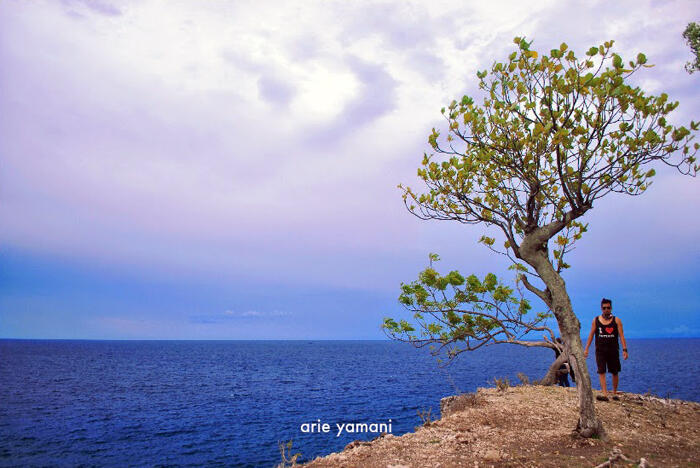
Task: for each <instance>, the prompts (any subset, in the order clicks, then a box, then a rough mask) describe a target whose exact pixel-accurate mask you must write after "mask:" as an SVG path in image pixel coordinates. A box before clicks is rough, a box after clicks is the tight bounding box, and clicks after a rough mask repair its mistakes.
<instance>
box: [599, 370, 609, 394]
mask: <svg viewBox="0 0 700 468" xmlns="http://www.w3.org/2000/svg"><path fill="white" fill-rule="evenodd" d="M598 378H599V379H600V389H601V390H602V391H603V396H608V386H607V384H606V382H605V374H598Z"/></svg>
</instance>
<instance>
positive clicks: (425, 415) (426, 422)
mask: <svg viewBox="0 0 700 468" xmlns="http://www.w3.org/2000/svg"><path fill="white" fill-rule="evenodd" d="M432 411H433V410H432V408H428V409H427V411H426V410H416V413H418V417H419V418H420V420H421V422H422V423H423V426H425V427H428V426H430V425H431V424H432V423H433V420H432V418H431V412H432Z"/></svg>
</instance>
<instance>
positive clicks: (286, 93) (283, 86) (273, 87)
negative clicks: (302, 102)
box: [258, 75, 296, 106]
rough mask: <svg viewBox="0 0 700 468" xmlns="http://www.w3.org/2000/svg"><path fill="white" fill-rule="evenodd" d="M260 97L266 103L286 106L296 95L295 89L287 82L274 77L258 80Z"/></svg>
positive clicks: (262, 77) (263, 77)
mask: <svg viewBox="0 0 700 468" xmlns="http://www.w3.org/2000/svg"><path fill="white" fill-rule="evenodd" d="M258 90H259V92H260V96H261V97H262V98H263V99H265V100H266V101H267V102H270V103H273V104H278V105H283V106H284V105H287V104H288V103H289V101H290V100H291V99H292V98H293V97H294V94H296V89H295V88H294V86H292V85H291V84H290V83H289V82H288V81H286V80H284V79H283V78H281V77H276V76H270V75H267V76H261V77H260V78H259V79H258Z"/></svg>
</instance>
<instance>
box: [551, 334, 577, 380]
mask: <svg viewBox="0 0 700 468" xmlns="http://www.w3.org/2000/svg"><path fill="white" fill-rule="evenodd" d="M556 342H557V343H558V344H560V345H562V346H563V345H564V342H563V341H562V339H561V338H557V339H556ZM560 354H561V351H559V349H558V348H554V359H555V360H556V359H557V358H558V357H559V355H560ZM569 374H570V375H571V380H573V381H574V382H576V375H575V374H574V369H573V367H571V365H570V364H569V362H568V361H566V362H563V363H562V365H561V366H559V370H558V371H557V383H558V384H559V385H561V386H562V387H570V386H571V384H570V383H569Z"/></svg>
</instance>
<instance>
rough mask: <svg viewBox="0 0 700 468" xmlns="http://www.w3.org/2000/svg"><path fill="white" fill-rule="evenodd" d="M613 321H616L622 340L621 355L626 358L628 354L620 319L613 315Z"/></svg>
mask: <svg viewBox="0 0 700 468" xmlns="http://www.w3.org/2000/svg"><path fill="white" fill-rule="evenodd" d="M615 321H616V322H617V329H618V330H619V331H620V341H622V357H623V358H624V359H627V358H628V357H629V354H628V353H627V341H625V334H624V332H623V331H622V320H620V319H619V318H618V317H615Z"/></svg>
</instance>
